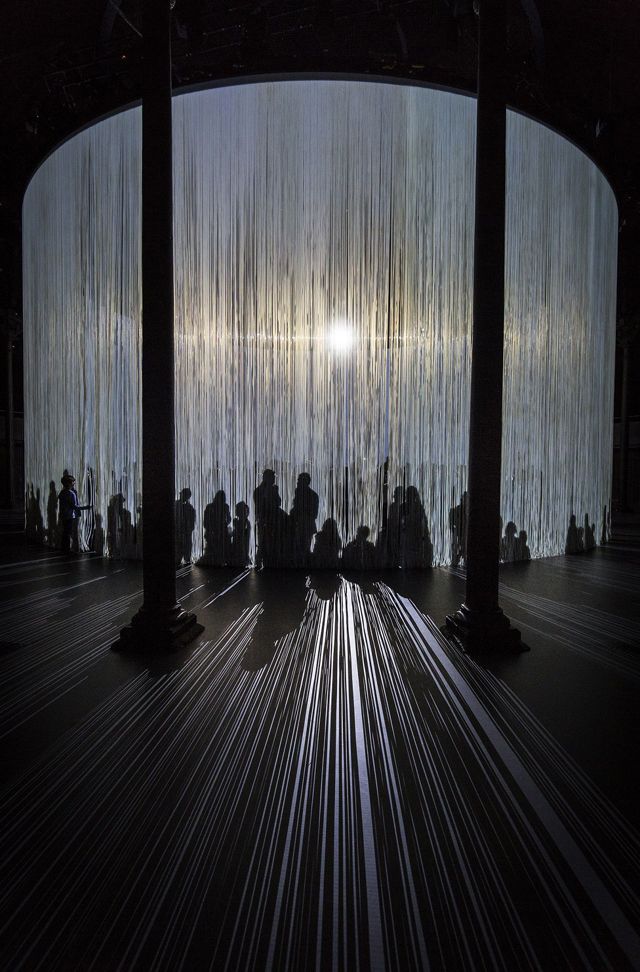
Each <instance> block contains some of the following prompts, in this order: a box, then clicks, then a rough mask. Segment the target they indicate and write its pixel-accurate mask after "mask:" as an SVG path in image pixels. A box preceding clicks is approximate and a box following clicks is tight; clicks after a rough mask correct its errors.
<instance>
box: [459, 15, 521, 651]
mask: <svg viewBox="0 0 640 972" xmlns="http://www.w3.org/2000/svg"><path fill="white" fill-rule="evenodd" d="M478 34H479V39H478V102H477V131H476V199H475V238H474V256H473V259H474V267H473V338H472V351H471V406H470V422H469V484H468V513H467V542H466V557H465V563H466V571H467V579H466V591H465V602H464V604H462V605H461V607H460V609H459V610H458V611H457V612H456V613H455V614H454V615H450V616H449V617H447V623H446V629H445V630H446V633H447V634H448V635H449V637H450V638H452V640H454V641H455V642H456V643H458V644H459V645H460V646H461V647H462V648H464V649H465V650H467V651H491V650H496V649H498V650H500V649H504V648H509V649H513V648H520V649H521V647H522V646H521V645H520V632H519V631H517V630H516V629H514V628H512V627H511V625H510V623H509V620H508V618H507V617H506V616H505V615H504V614H503V612H502V610H501V609H500V607H499V605H498V581H499V577H498V565H499V559H500V480H501V451H502V365H503V344H504V239H505V170H506V155H505V150H506V100H505V98H506V77H505V62H506V0H480V18H479V31H478Z"/></svg>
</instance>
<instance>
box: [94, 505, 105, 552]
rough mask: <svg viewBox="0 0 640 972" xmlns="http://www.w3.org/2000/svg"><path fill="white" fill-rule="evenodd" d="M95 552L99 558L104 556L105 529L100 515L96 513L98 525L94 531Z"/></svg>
mask: <svg viewBox="0 0 640 972" xmlns="http://www.w3.org/2000/svg"><path fill="white" fill-rule="evenodd" d="M93 550H94V552H95V553H96V554H97V555H98V557H102V556H104V527H103V526H102V517H101V516H100V514H99V513H96V525H95V527H94V530H93Z"/></svg>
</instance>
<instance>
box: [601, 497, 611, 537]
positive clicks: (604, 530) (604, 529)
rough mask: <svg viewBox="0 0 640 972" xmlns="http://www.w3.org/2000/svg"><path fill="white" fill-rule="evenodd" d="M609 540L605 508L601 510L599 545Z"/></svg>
mask: <svg viewBox="0 0 640 972" xmlns="http://www.w3.org/2000/svg"><path fill="white" fill-rule="evenodd" d="M608 539H609V536H608V533H607V507H606V506H603V508H602V530H601V531H600V543H602V544H605V543H606V542H607V540H608Z"/></svg>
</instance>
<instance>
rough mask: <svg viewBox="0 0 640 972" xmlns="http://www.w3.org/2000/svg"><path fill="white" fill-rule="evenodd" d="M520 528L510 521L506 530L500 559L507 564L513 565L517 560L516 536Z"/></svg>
mask: <svg viewBox="0 0 640 972" xmlns="http://www.w3.org/2000/svg"><path fill="white" fill-rule="evenodd" d="M517 532H518V528H517V526H516V525H515V523H514V522H513V520H509V522H508V523H507V525H506V527H505V528H504V536H503V538H502V540H501V542H500V559H501V560H502V561H503V562H504V563H505V564H512V563H513V561H514V560H515V559H516V542H517V541H516V534H517Z"/></svg>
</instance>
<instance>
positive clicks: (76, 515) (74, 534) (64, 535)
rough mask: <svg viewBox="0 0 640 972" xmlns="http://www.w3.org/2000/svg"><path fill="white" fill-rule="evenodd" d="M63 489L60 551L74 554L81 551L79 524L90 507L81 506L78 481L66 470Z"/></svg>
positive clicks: (59, 506)
mask: <svg viewBox="0 0 640 972" xmlns="http://www.w3.org/2000/svg"><path fill="white" fill-rule="evenodd" d="M61 482H62V489H61V490H60V494H59V496H58V509H59V511H60V522H61V524H62V531H61V540H60V549H61V551H62V553H66V554H69V553H74V554H77V553H78V551H79V543H78V522H79V520H80V515H81V512H82V510H88V509H90V507H89V506H80V505H79V503H78V494H77V492H76V481H75V479H74V477H73V476H72V475H71V474H70V473H68V472H67V471H66V469H65V472H64V475H63V477H62V480H61Z"/></svg>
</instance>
